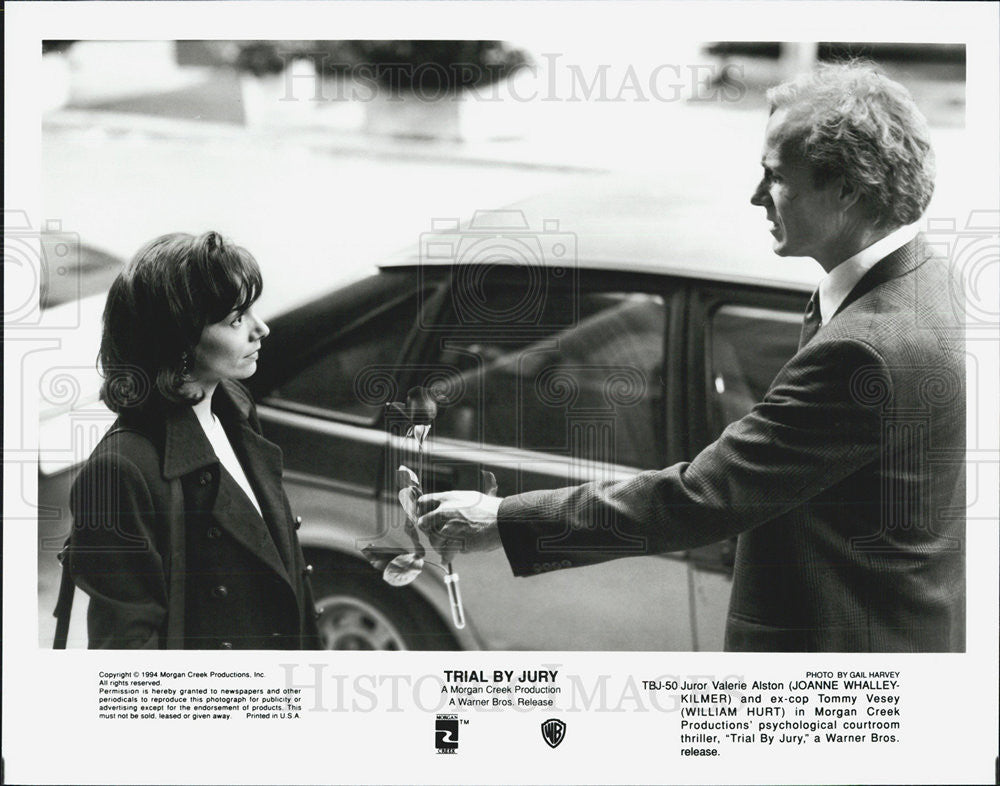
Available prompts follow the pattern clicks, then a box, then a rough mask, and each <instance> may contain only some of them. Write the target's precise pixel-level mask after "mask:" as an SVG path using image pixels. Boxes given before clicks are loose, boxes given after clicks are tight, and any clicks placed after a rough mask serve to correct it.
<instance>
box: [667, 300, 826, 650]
mask: <svg viewBox="0 0 1000 786" xmlns="http://www.w3.org/2000/svg"><path fill="white" fill-rule="evenodd" d="M690 290H691V295H690V300H689V315H690V316H689V322H688V326H689V341H688V355H689V363H688V370H689V374H688V377H687V386H686V387H687V395H686V397H685V398H686V400H687V401H688V402H689V405H688V411H689V413H690V418H689V425H690V429H689V431H688V434H687V454H688V456H689V457H690V456H694V455H696V454H697V453H698V452H699V451H700V450H701V449H702V448H704V447H705V446H706V445H708V444H709V443H711V442H712V441H714V440H715V439H716V438H718V436H719V435H720V434H721V433H722V431H723V429H724V428H725V427H726V426H727V425H728V424H730V423H732V422H734V421H736V420H739V419H740V418H741V417H743V416H744V415H746V414H747V413H748V412H750V410H751V409H752V408H753V406H754V405H755V404H756V403H757V402H758V401H760V400H762V399H763V397H764V394H765V393H766V392H767V389H768V387H769V386H770V383H771V381H772V380H773V379H774V377H775V376H777V373H778V371H779V370H780V369H781V367H782V366H783V365H784V364H785V363H786V362H787V361H788V360H789V358H791V357H792V355H794V354H795V352H796V350H797V349H798V340H799V332H800V330H801V327H802V313H803V311H804V310H805V306H806V301H807V300H808V297H809V294H808V292H804V291H790V290H789V291H783V290H778V289H773V288H765V287H725V286H720V285H719V284H716V283H708V282H692V283H691V285H690ZM735 546H736V539H735V538H733V539H732V540H727V541H722V542H720V543H714V544H712V545H709V546H705V547H703V548H700V549H694V550H692V551H691V552H690V565H691V569H692V570H691V592H692V599H693V601H692V613H693V619H694V623H693V631H694V636H695V641H696V645H697V646H696V648H697V649H704V650H721V649H722V645H723V638H724V634H725V616H726V611H727V608H728V598H729V587H730V585H731V581H732V566H733V558H734V556H735V552H736V548H735Z"/></svg>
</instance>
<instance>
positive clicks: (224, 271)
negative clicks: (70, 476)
mask: <svg viewBox="0 0 1000 786" xmlns="http://www.w3.org/2000/svg"><path fill="white" fill-rule="evenodd" d="M260 292H261V276H260V270H259V269H258V267H257V263H256V262H255V261H254V259H253V257H252V256H251V255H250V254H249V253H247V252H246V251H245V250H244V249H242V248H239V247H238V246H234V245H232V244H230V243H228V242H227V241H225V240H224V239H223V238H222V237H221V236H220V235H218V234H217V233H215V232H207V233H205V234H203V235H201V236H199V237H194V236H192V235H186V234H171V235H164V236H163V237H160V238H157V239H156V240H154V241H152V242H151V243H149V244H148V245H147V246H146V247H145V248H143V249H142V250H141V251H139V253H138V254H137V255H136V256H135V258H134V259H133V260H132V261H131V263H129V265H128V266H127V267H126V268H125V269H124V270H123V271H122V273H121V274H120V275H119V276H118V278H116V279H115V281H114V283H113V284H112V285H111V289H110V291H109V292H108V300H107V305H106V306H105V310H104V330H103V334H102V338H101V352H100V363H101V370H102V373H103V375H104V383H103V386H102V389H101V399H102V400H103V401H104V403H105V404H107V406H108V407H110V408H111V409H112V410H113V411H114V412H116V413H117V414H118V419H117V420H116V421H115V424H114V426H113V427H112V429H111V430H110V431H109V433H108V435H107V436H105V438H104V439H103V440H102V441H101V443H100V444H99V445H98V446H97V448H96V449H95V450H94V452H93V454H92V455H91V456H90V458H89V459H88V460H87V463H86V464H85V466H84V468H83V470H82V471H81V473H80V475H79V477H78V478H77V479H76V482H75V483H74V484H73V490H72V493H71V497H70V506H71V509H72V512H73V516H74V527H73V533H72V537H71V544H70V549H69V560H70V561H69V569H70V572H71V575H72V577H73V579H74V581H75V582H76V584H77V585H78V586H79V587H80V588H81V589H83V590H84V591H85V592H86V593H87V594H88V595H89V596H90V608H89V611H88V615H87V625H88V633H89V639H90V647H91V648H98V649H100V648H125V647H129V648H131V647H142V648H188V649H212V648H221V649H313V648H316V647H318V646H319V643H318V638H317V633H316V621H315V613H314V607H313V601H312V593H311V590H310V588H309V583H308V575H307V574H308V573H309V572H311V568H309V567H308V566H306V565H305V564H304V561H303V557H302V549H301V548H300V546H299V542H298V538H297V536H296V533H295V529H296V524H295V521H294V519H293V517H292V514H291V510H290V508H289V505H288V500H287V498H286V497H285V494H284V491H283V489H282V485H281V467H282V459H281V451H280V450H279V449H278V447H277V446H275V445H273V444H272V443H270V442H268V441H267V440H265V439H264V438H263V437H262V436H261V433H260V424H259V421H258V420H257V415H256V411H255V408H254V405H253V402H252V400H251V398H250V395H249V393H248V392H247V390H246V388H245V387H243V385H241V384H240V383H239V381H238V380H241V379H246V378H247V377H249V376H251V375H252V374H253V373H254V371H256V368H257V357H258V353H259V351H260V348H261V342H262V341H263V339H264V338H266V337H267V334H268V328H267V325H266V324H264V322H263V321H262V320H261V319H260V318H258V317H257V315H256V314H255V313H254V310H253V304H254V302H255V301H256V300H257V298H258V297H259V296H260Z"/></svg>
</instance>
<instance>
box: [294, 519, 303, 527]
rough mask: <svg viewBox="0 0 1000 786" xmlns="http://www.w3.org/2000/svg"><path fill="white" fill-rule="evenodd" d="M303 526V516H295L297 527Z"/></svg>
mask: <svg viewBox="0 0 1000 786" xmlns="http://www.w3.org/2000/svg"><path fill="white" fill-rule="evenodd" d="M301 526H302V516H296V517H295V529H298V528H299V527H301Z"/></svg>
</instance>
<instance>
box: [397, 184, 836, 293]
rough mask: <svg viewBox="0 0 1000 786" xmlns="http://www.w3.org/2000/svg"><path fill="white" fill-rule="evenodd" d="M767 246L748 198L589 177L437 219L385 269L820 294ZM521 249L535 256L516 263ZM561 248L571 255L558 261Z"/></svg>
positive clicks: (810, 278) (807, 276)
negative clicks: (591, 274) (491, 269)
mask: <svg viewBox="0 0 1000 786" xmlns="http://www.w3.org/2000/svg"><path fill="white" fill-rule="evenodd" d="M770 242H771V238H770V236H769V234H768V224H767V222H766V220H765V218H764V212H763V210H762V209H761V208H754V207H752V206H751V205H750V204H749V201H748V200H747V199H744V198H743V196H742V195H737V196H736V197H735V198H734V197H733V195H730V194H727V193H724V192H719V190H718V187H717V186H714V185H713V184H711V183H701V184H699V186H698V187H697V188H694V189H692V188H687V187H685V188H678V187H677V185H676V184H675V183H673V182H672V181H671V180H670V177H669V175H668V174H658V173H647V174H627V173H625V174H623V173H596V174H593V173H592V174H586V175H579V176H576V177H574V178H573V179H572V180H571V182H569V183H567V184H566V185H565V186H562V187H560V188H559V189H558V190H555V191H550V192H547V193H544V194H539V195H537V196H533V197H530V198H528V199H525V200H523V201H521V202H517V203H515V204H513V205H510V206H508V207H506V208H504V209H502V210H480V211H477V212H476V213H475V214H474V215H473V217H472V218H471V219H470V220H467V221H459V220H458V219H457V218H446V219H440V220H437V221H435V222H434V224H433V225H432V227H431V231H430V232H427V233H425V234H424V235H423V236H422V237H421V239H420V244H419V248H409V249H407V250H406V251H405V252H403V253H401V254H399V255H398V256H395V257H390V258H389V259H388V260H387V261H386V262H384V263H382V264H381V265H380V266H381V267H383V268H392V267H404V266H412V265H447V264H452V263H455V262H458V263H476V262H484V261H489V262H492V263H494V264H497V263H507V264H534V263H536V261H537V260H539V259H540V260H541V261H542V262H541V263H542V264H545V265H559V266H565V265H566V264H570V265H574V264H575V265H576V266H578V267H579V268H586V269H595V270H607V271H615V272H633V273H655V274H660V275H664V274H667V275H677V276H684V277H688V278H698V279H708V280H711V281H719V282H728V283H741V284H752V285H759V286H769V287H780V288H785V289H794V290H801V291H812V290H813V289H815V288H816V285H817V284H818V282H819V279H820V278H821V277H822V274H823V271H822V269H821V268H820V266H819V265H818V264H817V263H816V262H815V261H813V260H811V259H803V258H793V257H778V256H776V255H775V254H774V253H773V251H772V250H771V248H770ZM519 245H520V246H523V247H524V248H525V249H532V250H533V251H534V253H531V252H529V251H525V252H524V253H523V254H519V253H518V252H517V247H518V246H519ZM560 245H562V246H563V247H564V249H565V250H566V253H565V254H564V255H563V256H561V257H557V256H556V255H555V253H554V252H555V251H557V250H558V248H559V246H560ZM491 247H492V251H493V253H492V254H491V253H490V251H491ZM567 260H568V261H567Z"/></svg>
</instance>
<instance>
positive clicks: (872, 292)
mask: <svg viewBox="0 0 1000 786" xmlns="http://www.w3.org/2000/svg"><path fill="white" fill-rule="evenodd" d="M768 99H769V101H770V105H771V116H770V120H769V122H768V125H767V131H766V136H765V141H764V152H763V159H762V165H763V168H764V174H763V178H762V179H761V181H760V184H759V185H758V186H757V189H756V191H755V192H754V194H753V197H752V198H751V200H750V201H751V203H752V204H754V205H756V206H759V207H763V208H764V210H765V211H766V215H767V218H768V220H769V221H770V222H771V234H772V235H773V237H774V251H775V253H777V254H778V255H779V256H810V257H812V258H813V259H815V260H816V261H817V262H819V264H820V265H822V266H823V269H824V270H825V271H826V273H827V275H826V277H825V278H824V279H823V281H822V283H821V284H820V286H819V289H818V291H817V292H816V293H815V294H814V295H813V298H812V299H811V300H810V303H809V307H808V308H807V310H806V316H805V320H804V324H803V328H802V339H801V341H800V348H799V351H798V353H797V354H796V355H795V356H794V357H793V358H792V359H791V360H790V361H789V362H788V363H787V364H786V365H785V367H784V368H783V369H782V370H781V371H780V372H779V374H778V376H777V378H776V379H775V380H774V382H773V383H772V384H771V387H770V389H769V390H768V392H767V394H766V395H765V397H764V400H763V401H762V402H761V403H759V404H758V405H757V406H756V407H755V408H754V409H753V411H752V412H751V413H750V414H748V415H747V416H746V417H744V418H742V419H741V420H739V421H737V422H736V423H733V424H731V425H730V426H729V427H728V428H727V429H726V430H725V431H724V432H723V434H722V435H721V436H720V437H719V439H718V440H717V441H716V442H715V443H713V444H711V445H709V446H708V447H707V448H705V450H703V451H702V452H701V453H700V454H699V455H698V456H696V457H695V458H694V459H693V460H692V461H691V462H690V463H681V464H677V465H675V466H672V467H668V468H667V469H664V470H661V471H655V472H644V473H641V474H639V475H637V476H636V477H635V478H633V479H630V480H626V481H620V482H607V483H591V484H587V485H583V486H579V487H576V488H566V489H559V490H556V491H539V492H530V493H526V494H520V495H516V496H512V497H508V498H506V499H503V500H500V499H497V498H490V497H486V496H483V495H479V494H476V493H474V492H452V493H443V494H430V495H427V496H425V497H423V498H422V499H421V500H420V507H421V510H422V511H424V515H423V516H421V518H420V520H419V526H420V527H421V529H423V530H424V531H426V532H428V533H429V535H430V537H431V539H432V542H433V543H434V545H435V547H437V548H438V549H439V550H440V551H441V552H442V554H443V556H444V558H445V559H446V560H447V559H450V557H451V555H452V554H454V553H456V552H463V551H478V550H484V549H490V548H495V547H497V546H502V547H503V548H504V550H505V552H506V554H507V557H508V560H509V561H510V564H511V566H512V568H513V570H514V572H515V574H517V575H530V574H532V573H537V572H540V571H542V570H548V569H554V568H559V567H574V566H579V565H587V564H592V563H596V562H601V561H604V560H608V559H613V558H615V557H616V556H621V552H620V551H618V552H617V553H616V550H615V547H616V545H620V541H619V538H620V537H621V534H624V535H627V536H630V537H640V538H643V539H644V542H645V544H646V549H645V553H650V554H652V553H661V552H667V551H675V550H680V549H689V548H694V547H697V546H701V545H705V544H708V543H712V542H714V541H717V540H721V539H724V538H728V537H732V536H734V535H737V534H739V543H738V547H737V551H736V563H735V569H734V575H733V589H732V597H731V600H730V608H729V615H728V620H727V626H726V648H727V649H729V650H772V651H812V650H827V651H854V652H859V651H961V650H963V649H964V647H965V562H964V543H965V537H964V535H965V530H964V526H965V525H964V518H963V517H964V509H965V500H964V485H963V480H964V466H963V464H962V460H963V455H964V445H965V441H964V434H965V404H964V402H965V397H964V380H965V372H964V359H963V354H962V351H963V350H962V345H961V330H960V325H959V322H958V319H957V317H956V315H955V314H954V311H953V307H952V305H951V302H950V296H951V292H953V291H954V290H953V284H952V282H951V281H950V280H949V272H948V269H947V266H946V265H945V264H944V263H943V262H941V261H940V260H937V259H934V258H932V257H931V255H930V254H929V252H928V250H927V248H926V247H925V246H924V245H923V244H922V242H921V240H920V238H919V237H918V236H917V232H916V228H915V226H914V225H915V222H917V221H918V219H919V218H920V217H921V215H922V213H923V212H924V210H925V209H926V207H927V204H928V202H929V201H930V198H931V194H932V191H933V154H932V152H931V149H930V144H929V142H928V132H927V127H926V121H925V120H924V118H923V117H922V115H921V114H920V112H919V111H918V110H917V108H916V106H915V104H914V103H913V101H912V99H911V98H910V96H909V94H908V93H907V91H906V90H905V89H904V88H903V87H902V86H900V85H898V84H896V83H895V82H892V81H890V80H888V79H886V78H885V77H883V76H881V75H879V74H878V73H877V72H876V71H875V70H874V69H873V68H871V67H870V66H867V65H857V64H847V65H832V66H825V67H822V68H820V69H818V70H817V71H816V72H814V73H812V74H808V75H804V76H802V77H800V78H798V79H796V80H794V81H792V82H790V83H787V84H784V85H781V86H779V87H777V88H775V89H773V90H771V91H770V92H769V93H768ZM608 520H610V521H613V523H614V526H612V527H607V526H601V522H602V521H608Z"/></svg>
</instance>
